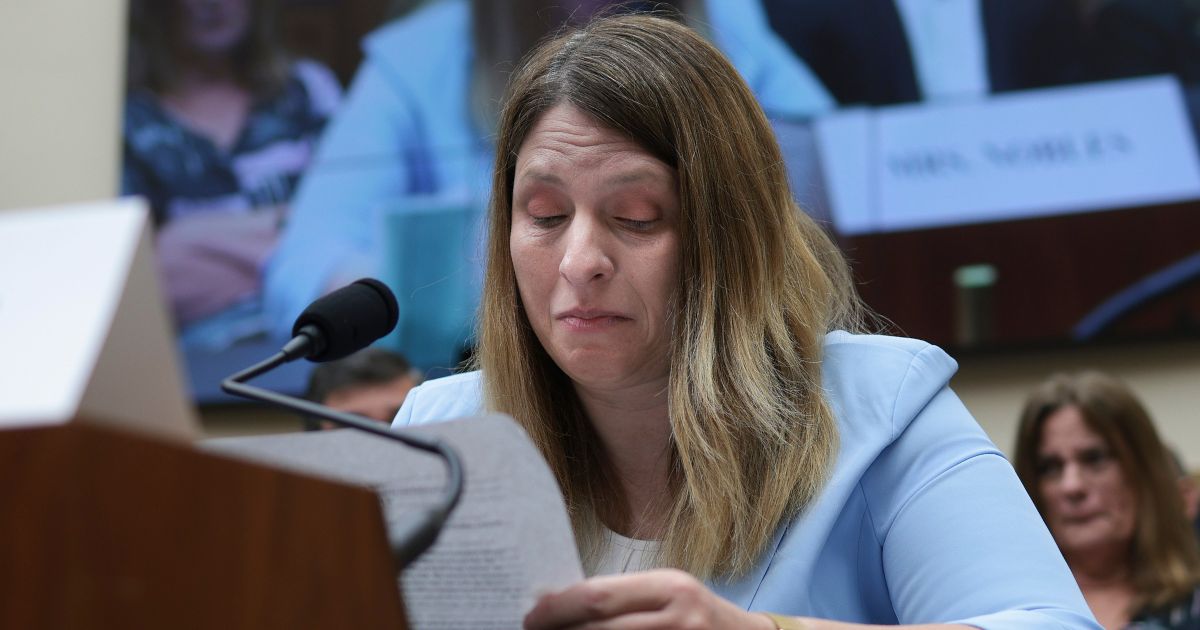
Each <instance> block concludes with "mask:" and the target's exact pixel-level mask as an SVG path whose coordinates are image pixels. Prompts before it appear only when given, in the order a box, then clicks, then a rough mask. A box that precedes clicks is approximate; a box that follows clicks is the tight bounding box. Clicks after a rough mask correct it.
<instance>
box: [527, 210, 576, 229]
mask: <svg viewBox="0 0 1200 630" xmlns="http://www.w3.org/2000/svg"><path fill="white" fill-rule="evenodd" d="M529 219H530V221H532V222H533V225H534V227H537V228H541V229H543V230H549V229H551V228H555V227H558V226H559V225H561V224H562V222H563V221H566V220H567V215H565V214H550V215H543V216H534V215H530V216H529Z"/></svg>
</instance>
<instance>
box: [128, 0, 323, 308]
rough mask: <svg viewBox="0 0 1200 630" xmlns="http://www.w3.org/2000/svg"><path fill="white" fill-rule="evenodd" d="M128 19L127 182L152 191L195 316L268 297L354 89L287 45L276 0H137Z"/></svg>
mask: <svg viewBox="0 0 1200 630" xmlns="http://www.w3.org/2000/svg"><path fill="white" fill-rule="evenodd" d="M129 32H130V45H129V62H128V93H127V95H126V101H125V113H124V131H123V143H124V146H123V150H124V161H123V166H122V180H121V181H122V186H121V188H122V194H126V195H141V196H143V197H145V198H146V199H147V200H148V201H149V203H150V207H151V209H152V210H153V213H154V219H155V222H156V224H157V226H158V232H157V251H158V259H159V266H160V271H161V276H162V277H163V281H164V284H165V289H166V292H167V294H168V296H169V298H170V302H171V305H172V307H173V311H174V314H175V319H176V322H177V324H178V325H179V327H180V328H181V329H183V328H186V327H187V326H189V325H190V324H192V323H194V322H196V321H198V320H201V319H203V318H205V317H209V316H212V315H214V314H216V313H219V312H221V311H222V310H224V309H226V308H229V307H230V306H232V305H235V304H238V303H240V302H243V301H246V300H251V299H254V298H256V297H257V296H258V294H259V287H260V276H261V267H262V265H263V263H264V262H265V260H266V258H267V255H268V253H269V252H270V251H271V249H272V248H273V246H274V243H275V240H276V236H277V233H278V226H279V225H280V223H281V222H282V220H283V218H284V216H285V214H286V208H287V203H288V200H289V199H290V198H291V195H292V191H293V189H294V188H295V186H296V182H297V181H298V180H299V177H300V174H301V173H302V172H303V171H304V169H305V168H306V167H307V166H308V164H309V162H310V160H311V158H312V152H313V145H314V143H315V141H316V139H317V137H318V135H319V134H320V132H321V130H322V129H323V128H324V125H325V122H326V120H327V119H328V118H329V116H330V115H332V113H333V111H334V109H335V108H336V107H337V105H338V102H339V100H340V98H341V88H340V86H339V85H338V83H337V80H336V79H335V78H334V76H333V74H332V73H331V72H330V71H329V70H328V69H327V68H325V67H324V66H322V65H320V64H318V63H316V62H313V61H308V60H291V59H289V57H288V56H287V54H286V53H285V52H284V51H283V50H282V48H281V46H280V44H279V41H278V38H277V35H276V29H275V2H274V0H133V1H132V3H131V5H130V12H129Z"/></svg>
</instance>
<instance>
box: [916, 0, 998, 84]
mask: <svg viewBox="0 0 1200 630" xmlns="http://www.w3.org/2000/svg"><path fill="white" fill-rule="evenodd" d="M895 2H896V12H897V13H899V14H900V21H901V22H902V23H903V24H904V33H905V34H906V35H907V36H908V45H909V49H910V50H911V51H912V58H913V69H914V71H915V72H916V75H917V83H918V85H919V86H920V89H921V96H922V97H924V98H926V99H938V98H943V97H948V96H950V97H954V96H982V95H984V94H987V93H988V87H989V82H988V71H987V42H986V41H985V39H984V34H983V32H984V31H983V17H982V16H981V15H980V10H979V0H895Z"/></svg>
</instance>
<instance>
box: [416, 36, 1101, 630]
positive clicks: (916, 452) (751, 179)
mask: <svg viewBox="0 0 1200 630" xmlns="http://www.w3.org/2000/svg"><path fill="white" fill-rule="evenodd" d="M499 120H500V123H499V126H498V133H497V141H496V144H497V146H496V161H495V166H494V170H493V179H492V197H491V204H490V206H489V220H488V225H489V229H490V232H489V236H488V239H487V253H488V254H487V255H488V258H487V269H486V277H485V284H484V293H483V302H482V306H481V310H480V317H479V319H480V325H479V326H480V329H479V333H478V339H479V344H478V347H477V354H476V365H477V366H478V367H479V368H480V369H479V370H477V371H472V372H468V373H463V374H458V375H454V376H449V377H446V378H442V379H437V380H433V381H429V382H427V383H425V384H424V385H422V386H420V387H418V388H416V389H414V390H413V391H412V392H410V393H409V396H408V399H407V400H405V403H404V406H403V407H402V408H401V410H400V413H399V414H398V415H397V417H396V421H395V422H394V424H393V426H396V427H404V426H410V425H419V424H423V423H429V422H436V421H438V420H443V419H448V418H453V417H461V416H464V415H472V414H475V413H479V412H480V411H482V410H488V411H494V412H501V413H506V414H508V415H509V416H511V417H513V418H514V419H515V420H516V421H517V422H518V423H519V424H520V425H521V426H522V427H523V428H524V429H525V431H526V433H527V434H528V435H529V436H530V438H531V439H532V440H533V442H534V443H535V444H536V445H537V446H538V448H539V450H540V451H541V453H542V455H543V456H544V457H545V459H546V461H547V462H548V464H549V467H550V469H551V470H552V471H553V473H554V474H555V476H556V478H557V480H558V483H559V486H560V488H561V489H562V492H563V495H564V499H565V502H566V505H567V506H568V510H569V514H570V517H571V520H572V525H573V528H574V531H575V536H576V540H577V541H578V542H579V548H580V552H581V556H582V558H583V564H584V567H585V569H586V572H587V574H588V575H591V576H593V577H591V578H590V579H587V580H584V581H582V582H580V583H578V584H575V585H573V586H570V587H568V588H566V589H565V590H563V591H560V592H556V593H551V594H547V595H545V596H543V597H542V598H541V599H540V600H539V601H538V602H537V604H536V605H535V606H534V607H533V609H532V610H531V611H530V612H529V613H528V615H527V616H526V617H525V620H524V625H525V627H526V628H527V629H529V630H551V629H583V628H663V629H666V628H694V629H714V628H721V629H730V630H733V629H737V630H756V629H761V630H768V629H778V628H809V629H811V630H832V629H838V628H852V627H856V626H857V624H947V625H946V626H921V627H923V628H931V627H955V628H967V627H975V628H997V629H999V628H1049V627H1054V628H1063V629H1065V628H1095V627H1096V626H1095V621H1094V620H1093V619H1092V617H1091V615H1090V614H1089V613H1088V612H1087V609H1086V605H1085V603H1084V601H1083V598H1082V597H1081V595H1080V593H1079V589H1078V587H1077V586H1076V585H1075V584H1074V582H1073V581H1072V579H1071V575H1070V572H1069V571H1068V569H1067V566H1066V564H1065V563H1064V562H1063V561H1062V558H1061V556H1060V555H1059V554H1058V553H1057V552H1056V550H1055V548H1054V542H1053V540H1052V539H1051V537H1050V534H1049V533H1048V532H1047V531H1046V528H1045V525H1044V524H1043V523H1042V522H1041V520H1040V519H1039V518H1038V515H1037V512H1036V510H1035V509H1034V507H1033V504H1032V503H1031V502H1030V501H1029V497H1028V496H1027V495H1026V494H1025V492H1024V490H1023V489H1022V488H1021V486H1020V482H1019V481H1018V480H1017V478H1016V475H1015V474H1014V473H1013V470H1012V467H1011V466H1010V465H1009V463H1008V462H1007V460H1005V459H1004V457H1003V456H1002V455H1001V454H1000V452H999V451H998V450H997V449H996V447H995V445H993V444H992V443H991V442H990V441H989V440H988V439H987V437H986V435H985V434H984V433H983V431H982V430H981V429H980V428H979V426H978V424H976V423H975V421H974V420H973V419H972V418H971V415H970V414H969V413H968V412H967V410H966V409H965V408H964V407H963V406H962V403H961V402H959V400H958V399H957V397H956V396H955V395H954V394H953V392H951V391H950V389H949V387H948V382H949V379H950V377H951V376H952V375H953V373H954V372H955V368H956V365H955V363H954V361H953V360H952V359H951V358H950V357H949V356H947V355H946V354H945V353H944V352H942V351H941V350H940V349H938V348H936V347H934V346H931V345H929V344H926V343H924V342H921V341H917V340H913V339H900V338H895V337H885V336H876V335H867V334H857V333H855V332H854V331H861V330H863V329H864V328H865V325H864V324H863V323H862V322H863V320H864V314H863V310H862V307H861V304H860V302H859V300H858V298H857V295H856V292H855V290H854V284H853V280H852V278H851V275H850V272H849V269H848V266H847V265H846V263H845V260H844V259H843V258H842V256H841V254H840V252H839V251H838V250H837V248H836V247H835V246H834V244H833V242H832V241H831V239H830V238H829V237H828V235H827V234H825V233H824V232H823V231H822V230H821V229H820V227H819V226H818V225H817V224H816V223H815V221H813V220H812V219H811V218H810V217H808V216H807V215H805V214H804V213H803V212H802V211H801V210H800V208H799V207H798V206H797V204H796V202H795V201H794V197H793V196H792V194H791V191H790V189H789V185H788V180H787V176H786V173H785V169H784V164H783V160H782V159H781V152H780V149H779V145H778V143H777V142H776V141H775V137H774V134H773V133H772V129H771V126H770V123H769V121H768V119H767V117H766V116H765V114H764V112H763V109H762V108H761V106H760V105H759V104H758V102H757V101H756V98H755V95H754V93H753V92H752V90H751V89H750V88H749V86H748V85H747V84H746V82H745V81H743V79H742V78H741V77H740V76H739V73H738V71H737V69H736V66H735V65H734V64H731V63H730V62H729V61H728V60H727V59H726V58H725V57H724V56H723V55H722V54H721V53H720V52H719V51H718V49H717V48H715V47H714V46H713V45H712V44H711V43H709V42H708V41H707V40H705V39H704V38H703V37H701V36H700V35H699V34H697V33H696V32H695V31H692V30H690V29H688V28H687V27H685V26H683V25H681V24H678V23H677V22H673V21H670V20H665V19H661V18H656V17H651V16H628V15H626V16H618V17H609V18H604V19H599V20H596V21H594V22H592V23H589V24H588V25H586V26H584V27H583V28H581V29H570V30H567V31H566V32H564V33H562V34H561V35H560V36H559V37H557V38H555V39H553V40H551V41H548V42H547V43H545V44H544V45H542V46H541V47H539V48H538V49H537V50H536V51H535V52H534V53H533V54H532V55H530V56H529V57H528V58H527V60H526V62H525V65H524V66H523V67H522V68H521V69H520V70H519V71H517V72H516V73H515V74H514V76H513V80H512V84H511V87H510V91H509V93H508V96H507V97H506V100H505V104H504V107H503V109H502V113H501V115H500V118H499Z"/></svg>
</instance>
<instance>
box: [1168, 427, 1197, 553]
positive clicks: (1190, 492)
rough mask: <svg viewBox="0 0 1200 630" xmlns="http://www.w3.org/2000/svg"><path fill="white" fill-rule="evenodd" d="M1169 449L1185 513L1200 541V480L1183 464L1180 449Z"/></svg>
mask: <svg viewBox="0 0 1200 630" xmlns="http://www.w3.org/2000/svg"><path fill="white" fill-rule="evenodd" d="M1168 450H1169V451H1170V453H1171V464H1172V465H1173V466H1174V470H1175V474H1176V475H1177V477H1176V480H1177V482H1178V484H1179V496H1180V498H1181V499H1182V500H1183V514H1184V516H1186V517H1187V520H1188V522H1189V523H1191V524H1192V531H1194V532H1195V533H1196V540H1198V541H1200V482H1198V481H1197V480H1196V476H1195V475H1193V474H1192V473H1190V472H1188V469H1187V466H1185V465H1184V464H1183V458H1182V457H1180V456H1179V451H1177V450H1175V449H1173V448H1168Z"/></svg>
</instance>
